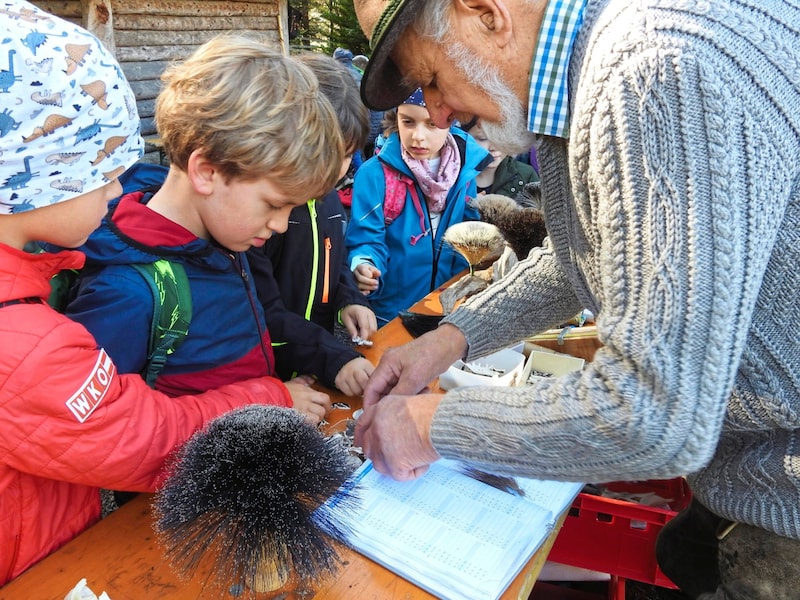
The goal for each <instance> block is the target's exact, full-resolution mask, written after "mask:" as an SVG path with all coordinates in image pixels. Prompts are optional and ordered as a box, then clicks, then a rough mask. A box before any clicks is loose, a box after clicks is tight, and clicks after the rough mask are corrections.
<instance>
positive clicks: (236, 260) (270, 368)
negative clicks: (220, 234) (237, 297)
mask: <svg viewBox="0 0 800 600" xmlns="http://www.w3.org/2000/svg"><path fill="white" fill-rule="evenodd" d="M228 256H229V257H230V259H231V260H232V261H233V264H234V266H235V267H236V268H237V269H239V275H240V277H241V278H242V285H244V293H245V295H246V296H247V300H248V301H249V302H250V312H251V313H252V315H253V320H254V321H255V322H256V330H257V331H258V345H259V346H260V347H261V354H263V355H264V363H265V364H266V365H267V375H271V376H275V365H274V364H272V361H270V359H269V350H271V349H272V348H269V349H267V347H266V345H265V344H264V331H269V328H268V327H267V324H266V318H267V316H266V314H265V315H264V329H263V330H262V328H261V323H259V321H258V309H257V308H256V304H255V299H254V298H253V295H252V294H251V293H250V285H249V283H250V276H249V275H248V274H247V269H245V268H244V259H243V258H242V256H243V255H242V254H241V253H236V254H233V253H229V254H228ZM270 341H271V338H270Z"/></svg>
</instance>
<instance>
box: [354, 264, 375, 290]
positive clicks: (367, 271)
mask: <svg viewBox="0 0 800 600" xmlns="http://www.w3.org/2000/svg"><path fill="white" fill-rule="evenodd" d="M380 276H381V272H380V271H379V270H378V269H377V268H376V267H375V266H373V265H371V264H369V263H361V264H360V265H358V266H357V267H356V268H355V269H353V277H355V278H356V285H358V289H359V290H361V293H362V294H364V295H365V296H367V295H369V294H371V293H372V292H374V291H375V290H377V289H378V278H379V277H380Z"/></svg>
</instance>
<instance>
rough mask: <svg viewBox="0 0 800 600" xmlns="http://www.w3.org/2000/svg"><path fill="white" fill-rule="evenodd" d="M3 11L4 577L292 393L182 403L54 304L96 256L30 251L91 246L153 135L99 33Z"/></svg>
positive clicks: (260, 386) (213, 393)
mask: <svg viewBox="0 0 800 600" xmlns="http://www.w3.org/2000/svg"><path fill="white" fill-rule="evenodd" d="M3 7H4V10H5V13H4V15H3V18H2V19H0V40H2V42H0V48H3V56H6V54H8V55H9V60H10V62H11V65H10V69H9V71H10V72H12V73H16V74H17V75H16V76H14V77H13V78H11V79H9V80H6V83H7V84H8V85H7V88H6V89H5V90H4V93H3V95H2V96H3V100H2V103H3V106H4V107H8V110H4V111H2V112H1V113H0V117H4V118H6V119H7V120H4V119H3V118H0V124H2V125H8V127H10V128H11V129H16V131H15V132H13V134H11V133H9V134H8V135H5V133H8V132H7V131H6V130H4V129H3V127H0V130H2V131H0V155H1V156H2V160H0V206H2V207H3V211H2V213H3V214H0V346H1V347H2V348H3V350H2V353H0V587H2V586H3V585H4V584H5V583H6V582H8V581H9V580H10V579H13V578H14V577H16V576H17V575H19V574H20V573H22V572H23V571H25V570H26V569H28V568H29V567H31V566H32V565H34V564H35V563H36V562H38V561H39V560H41V559H43V558H44V557H46V556H47V555H48V554H49V553H51V552H52V551H54V550H56V549H57V548H59V547H60V546H62V545H63V544H65V543H66V542H68V541H69V540H70V539H72V538H73V537H75V536H76V535H78V534H79V533H80V532H81V531H83V530H84V529H86V528H87V527H89V526H90V525H92V524H93V523H95V522H96V521H97V520H98V519H99V518H100V513H101V502H100V493H99V488H100V487H105V488H114V489H126V490H135V491H147V492H153V491H155V489H156V486H157V485H158V484H159V482H160V480H161V478H162V476H163V467H164V464H165V462H166V460H167V458H168V457H169V456H171V455H172V453H173V452H174V451H175V449H176V447H178V446H180V445H181V444H183V443H184V442H185V441H186V440H187V439H189V438H190V437H191V436H192V434H193V433H195V432H196V431H197V430H198V429H200V428H202V427H204V426H205V425H206V424H207V423H208V422H209V421H210V420H211V419H213V418H215V417H217V416H219V415H221V414H223V413H225V412H227V411H230V410H231V409H233V408H236V407H239V406H244V405H247V404H255V403H259V402H263V401H264V399H265V398H269V397H270V395H272V394H275V393H276V392H277V393H278V394H279V395H280V397H281V398H282V397H284V395H285V387H284V386H283V384H281V383H280V382H279V381H277V380H275V379H274V378H271V377H262V378H258V379H252V380H248V381H241V382H239V383H234V384H231V385H227V386H223V387H220V388H218V389H215V390H210V391H208V392H206V393H204V394H201V395H196V396H195V395H191V396H180V397H174V398H171V397H169V396H167V395H165V394H163V393H161V392H158V391H155V390H153V389H151V388H149V387H148V386H147V384H146V383H145V382H144V380H143V379H142V378H141V377H140V376H139V375H138V374H137V375H132V374H129V375H121V374H120V371H119V370H118V368H117V366H116V365H115V364H114V362H113V361H112V360H111V358H110V357H109V355H108V352H106V350H105V349H104V348H102V346H101V345H98V343H97V341H95V339H94V338H93V337H92V335H91V334H90V333H89V332H88V331H87V330H86V328H85V327H84V326H82V325H80V324H78V323H76V322H74V321H72V320H70V319H68V318H67V317H66V316H64V315H63V314H61V313H58V312H56V311H55V310H53V309H52V308H51V307H50V306H48V304H47V298H48V296H49V294H50V280H51V277H52V276H53V275H54V274H55V273H56V272H57V271H59V270H61V269H78V268H80V267H81V266H82V265H83V262H84V256H83V255H82V254H81V253H80V252H77V251H75V250H63V251H60V252H57V253H48V252H41V253H32V252H26V251H25V247H26V246H28V245H29V244H30V243H31V242H33V241H39V242H41V241H45V242H49V243H52V244H57V245H59V246H61V247H64V248H75V247H77V246H79V245H81V244H82V243H83V242H84V241H85V240H86V237H87V236H88V235H89V234H90V233H91V232H92V230H93V229H94V228H95V227H96V226H97V225H98V223H99V222H100V220H101V219H102V217H103V215H104V214H105V212H106V209H107V202H108V200H109V199H111V198H114V197H115V196H118V195H119V194H120V191H121V189H120V184H119V182H118V180H117V177H118V176H119V175H120V174H121V173H122V172H124V171H125V170H126V169H127V168H128V167H130V166H131V164H132V163H133V162H134V161H136V160H137V159H138V158H139V157H140V156H141V154H142V149H143V146H144V144H143V142H142V139H141V137H140V135H139V116H138V115H137V114H136V100H135V98H134V95H133V91H132V90H131V88H130V86H129V85H128V82H127V81H125V79H124V78H123V77H122V71H121V70H120V68H119V65H118V64H117V61H116V60H115V59H114V57H113V56H112V55H111V54H110V53H109V52H108V51H107V50H106V49H105V48H104V47H103V45H102V44H101V43H100V41H99V40H97V39H96V38H95V37H94V36H92V35H91V34H90V33H89V32H88V31H86V30H85V29H82V28H80V27H78V26H77V25H74V24H72V23H69V22H67V21H64V20H62V19H59V18H57V17H55V16H53V15H51V14H48V13H46V12H43V11H41V10H39V9H38V8H37V7H35V6H34V5H32V4H31V3H29V2H25V1H23V0H5V2H4V3H3ZM40 31H46V32H47V33H46V35H45V34H42V33H39V32H40ZM36 34H38V35H36ZM30 36H36V37H37V39H40V43H38V44H35V45H34V44H30V43H26V41H28V40H30V39H33V38H32V37H30ZM66 46H74V47H75V48H78V47H80V48H82V49H85V53H84V56H83V59H82V60H80V61H74V60H71V59H72V57H71V56H70V55H69V54H68V53H67V51H66V50H65V47H66ZM65 59H67V62H66V63H65ZM70 60H71V62H69V61H70ZM34 64H44V65H49V64H52V66H53V68H52V69H49V70H47V71H46V72H40V71H36V70H35V69H34V68H32V67H31V66H30V65H34ZM56 65H58V66H56ZM65 66H66V68H65ZM9 71H6V73H8V72H9ZM42 90H48V94H44V95H43V94H41V93H40V92H41V91H42ZM84 90H88V91H91V92H92V93H91V94H89V93H87V92H86V91H84ZM53 98H57V99H58V102H54V101H52V99H53ZM48 99H49V100H51V101H48ZM112 115H116V116H112ZM98 119H99V120H100V121H99V122H100V123H102V124H106V123H107V124H110V125H102V127H99V128H98V127H96V126H97V124H98ZM53 123H60V126H59V127H55V128H53V127H49V125H48V124H53ZM48 129H49V131H48ZM97 129H99V131H95V130H97ZM44 131H47V134H43V132H44ZM91 131H95V134H94V135H88V132H91ZM112 147H113V149H112ZM123 337H124V335H123ZM62 593H63V592H62Z"/></svg>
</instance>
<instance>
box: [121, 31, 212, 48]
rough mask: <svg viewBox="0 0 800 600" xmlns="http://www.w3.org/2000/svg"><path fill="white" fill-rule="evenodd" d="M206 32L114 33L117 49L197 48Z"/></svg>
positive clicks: (205, 36) (204, 39)
mask: <svg viewBox="0 0 800 600" xmlns="http://www.w3.org/2000/svg"><path fill="white" fill-rule="evenodd" d="M210 35H211V34H210V33H209V32H208V31H159V30H152V31H150V30H147V29H139V30H137V31H126V30H119V29H117V31H116V40H117V48H124V47H132V46H169V45H175V46H199V45H200V44H202V43H203V42H205V41H206V40H207V39H208V38H209V37H210Z"/></svg>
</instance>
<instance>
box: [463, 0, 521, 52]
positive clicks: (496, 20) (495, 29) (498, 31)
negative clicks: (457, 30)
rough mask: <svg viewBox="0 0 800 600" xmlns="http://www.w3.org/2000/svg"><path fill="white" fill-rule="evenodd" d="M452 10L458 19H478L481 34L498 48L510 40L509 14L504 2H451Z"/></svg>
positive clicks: (479, 0)
mask: <svg viewBox="0 0 800 600" xmlns="http://www.w3.org/2000/svg"><path fill="white" fill-rule="evenodd" d="M453 9H454V10H455V13H456V16H457V17H458V18H473V19H478V20H479V21H480V26H479V27H480V30H481V32H482V33H483V34H485V35H487V36H491V37H492V38H493V39H494V43H495V44H497V45H498V46H499V47H503V46H505V45H506V44H507V43H508V42H509V41H510V40H511V38H512V29H513V28H512V21H511V12H510V10H509V7H508V5H507V4H506V0H453Z"/></svg>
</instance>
